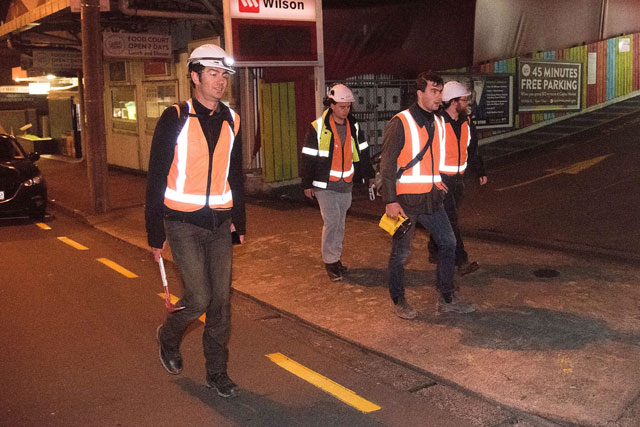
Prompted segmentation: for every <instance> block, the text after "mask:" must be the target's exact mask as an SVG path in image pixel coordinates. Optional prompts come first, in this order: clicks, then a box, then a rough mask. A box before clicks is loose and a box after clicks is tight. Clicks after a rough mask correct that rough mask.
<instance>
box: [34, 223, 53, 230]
mask: <svg viewBox="0 0 640 427" xmlns="http://www.w3.org/2000/svg"><path fill="white" fill-rule="evenodd" d="M35 224H36V225H37V226H38V227H40V228H42V229H43V230H51V227H49V226H48V225H47V224H45V223H44V222H36V223H35Z"/></svg>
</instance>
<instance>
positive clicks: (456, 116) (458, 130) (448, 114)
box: [429, 80, 487, 275]
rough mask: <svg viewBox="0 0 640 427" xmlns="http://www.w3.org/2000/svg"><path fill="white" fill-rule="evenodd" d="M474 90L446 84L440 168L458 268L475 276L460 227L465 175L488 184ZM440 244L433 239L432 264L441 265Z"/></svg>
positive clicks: (430, 255)
mask: <svg viewBox="0 0 640 427" xmlns="http://www.w3.org/2000/svg"><path fill="white" fill-rule="evenodd" d="M470 98H471V91H470V90H469V89H468V88H466V87H465V86H464V85H463V84H461V83H460V82H458V81H455V80H452V81H449V82H447V83H446V84H445V85H444V89H443V91H442V109H441V110H440V113H441V116H442V118H444V123H445V153H446V155H445V156H444V157H443V161H442V162H441V165H440V174H441V175H442V182H444V184H445V185H446V186H447V187H448V188H449V192H448V193H447V195H446V196H445V198H444V210H445V211H446V212H447V216H448V217H449V222H450V223H451V228H452V229H453V232H454V234H455V235H456V268H457V270H458V273H459V274H460V275H465V274H469V273H473V272H474V271H476V270H477V269H478V268H479V264H478V263H477V262H475V261H473V262H469V256H468V254H467V252H466V250H465V249H464V242H463V240H462V235H461V233H460V227H459V226H458V207H459V206H460V203H461V202H462V194H463V192H464V181H463V177H464V173H465V171H467V170H468V169H471V171H472V172H474V173H476V174H477V175H478V176H479V181H480V185H485V184H486V183H487V175H486V173H485V171H484V163H483V161H482V156H481V155H480V152H479V150H478V138H477V136H476V132H475V126H474V125H473V122H472V121H471V118H470V117H469V113H470V111H469V101H470ZM437 260H438V245H437V243H436V241H435V240H434V239H432V238H431V239H429V261H430V262H432V263H437Z"/></svg>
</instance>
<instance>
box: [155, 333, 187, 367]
mask: <svg viewBox="0 0 640 427" xmlns="http://www.w3.org/2000/svg"><path fill="white" fill-rule="evenodd" d="M161 328H162V325H160V326H158V329H157V330H156V339H157V340H158V344H159V345H160V363H162V366H163V367H164V369H166V370H167V372H169V373H170V374H171V375H178V374H180V372H182V356H180V352H177V353H176V352H173V354H171V353H172V352H169V351H168V350H167V349H166V347H165V346H164V345H163V344H162V340H161V339H160V329H161Z"/></svg>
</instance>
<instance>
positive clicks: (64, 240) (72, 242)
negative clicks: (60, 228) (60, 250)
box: [58, 237, 89, 251]
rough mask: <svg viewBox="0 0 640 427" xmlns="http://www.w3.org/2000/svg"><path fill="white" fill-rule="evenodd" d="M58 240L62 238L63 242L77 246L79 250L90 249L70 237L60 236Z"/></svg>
mask: <svg viewBox="0 0 640 427" xmlns="http://www.w3.org/2000/svg"><path fill="white" fill-rule="evenodd" d="M58 240H60V241H61V242H63V243H66V244H67V245H69V246H71V247H74V248H76V249H77V250H79V251H88V250H89V248H88V247H86V246H83V245H81V244H80V243H78V242H75V241H73V240H71V239H69V238H68V237H58Z"/></svg>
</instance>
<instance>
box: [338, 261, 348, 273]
mask: <svg viewBox="0 0 640 427" xmlns="http://www.w3.org/2000/svg"><path fill="white" fill-rule="evenodd" d="M338 269H339V270H340V274H342V275H345V274H347V273H348V272H349V268H347V266H346V265H342V262H341V261H338Z"/></svg>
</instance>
